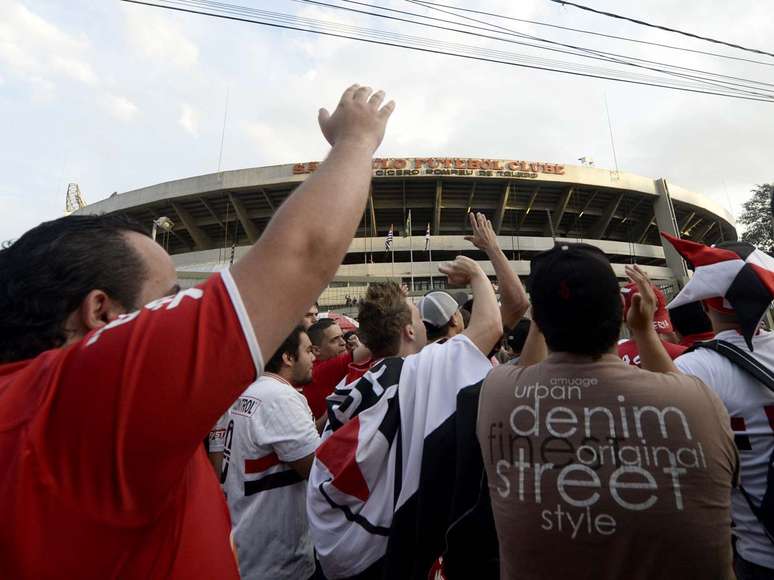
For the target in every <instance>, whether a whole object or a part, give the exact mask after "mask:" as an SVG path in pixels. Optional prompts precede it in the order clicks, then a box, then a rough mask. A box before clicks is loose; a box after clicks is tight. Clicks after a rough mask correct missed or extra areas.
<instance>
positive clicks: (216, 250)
mask: <svg viewBox="0 0 774 580" xmlns="http://www.w3.org/2000/svg"><path fill="white" fill-rule="evenodd" d="M317 166H318V163H317V162H309V163H296V164H291V165H277V166H271V167H256V168H249V169H240V170H235V171H224V172H219V173H212V174H208V175H201V176H197V177H190V178H186V179H180V180H176V181H170V182H167V183H161V184H158V185H152V186H149V187H144V188H142V189H137V190H134V191H129V192H126V193H121V194H117V193H114V194H113V195H111V196H110V197H109V198H108V199H105V200H103V201H100V202H97V203H93V204H91V205H88V206H87V207H85V208H84V209H81V210H79V212H81V213H124V214H128V215H130V216H132V217H133V218H135V219H137V220H139V221H140V222H143V223H145V224H147V225H148V228H149V229H150V228H151V227H152V226H153V224H154V222H155V223H156V224H157V225H156V228H155V229H156V230H157V239H158V240H159V242H160V243H162V244H163V245H164V246H165V247H166V248H167V249H168V251H169V252H170V254H171V255H172V257H173V259H174V261H175V264H176V266H177V268H178V271H179V273H180V277H181V282H182V283H183V285H184V286H188V285H193V284H196V283H198V282H199V281H201V280H202V279H204V278H206V277H207V276H208V275H209V274H211V273H212V272H214V271H216V270H217V269H219V268H222V267H224V266H225V265H227V264H228V263H229V261H231V260H232V259H233V258H234V257H235V258H239V256H240V255H241V254H242V253H243V252H245V251H246V249H247V247H248V246H249V245H250V244H252V243H253V242H255V241H256V240H257V239H258V238H259V237H260V235H261V232H262V231H263V229H264V228H265V227H266V225H267V223H268V222H269V220H270V219H271V216H272V215H273V214H274V212H275V210H276V209H277V208H278V207H279V206H280V205H281V204H282V202H283V201H284V200H285V198H286V197H287V196H288V195H289V194H290V192H291V191H293V189H294V188H295V187H297V186H298V185H299V184H300V183H302V182H303V181H304V179H306V178H307V177H308V176H309V175H310V174H311V173H312V172H314V170H315V169H316V168H317ZM469 211H481V212H483V213H485V214H486V215H487V216H488V217H489V218H490V219H491V220H492V223H493V224H494V228H495V230H496V232H497V234H498V236H499V241H500V245H501V247H502V248H503V250H504V251H505V253H506V255H507V256H508V258H509V259H510V260H511V265H512V267H513V268H514V270H515V271H516V272H517V273H518V274H519V275H520V276H522V277H525V276H526V275H528V273H529V260H530V258H531V257H532V256H534V255H535V254H536V253H537V252H540V251H542V250H545V249H548V248H550V247H551V246H552V245H553V243H554V240H568V241H573V242H574V241H583V242H586V243H590V244H594V245H596V246H598V247H599V248H601V249H602V250H603V251H604V252H605V253H606V254H607V255H608V256H609V257H610V259H611V261H612V262H613V267H614V269H615V271H616V273H617V274H618V275H619V276H620V277H621V279H623V278H624V265H625V264H628V263H632V262H636V263H638V264H640V265H641V266H642V267H644V269H645V270H646V271H647V272H648V274H649V275H650V276H651V278H652V279H653V280H655V281H656V282H657V283H658V284H659V285H661V286H662V287H664V288H665V289H667V291H669V290H670V289H671V290H673V289H675V288H676V287H677V286H678V285H679V284H680V283H681V281H683V280H684V279H685V278H686V276H687V270H686V266H685V264H684V262H683V261H682V259H681V258H680V257H679V256H678V255H677V254H676V253H675V252H674V250H672V249H671V247H670V246H668V245H666V246H665V245H664V244H663V243H662V240H661V238H660V236H659V232H660V231H665V232H669V233H671V234H674V235H679V236H681V237H683V238H688V239H691V240H695V241H698V242H702V243H706V244H714V243H717V242H720V241H725V240H736V239H737V233H736V229H735V227H734V219H733V217H732V216H731V215H730V214H729V213H728V212H727V211H726V210H725V209H723V208H721V207H720V206H719V205H718V204H716V203H714V202H713V201H711V200H710V199H707V198H706V197H704V196H702V195H701V194H699V193H695V192H692V191H688V190H686V189H683V188H681V187H678V186H676V185H674V184H672V183H669V182H668V181H667V180H666V179H663V178H662V179H651V178H648V177H641V176H639V175H633V174H630V173H623V172H617V171H610V170H606V169H601V168H595V167H587V166H569V165H560V164H556V163H544V162H532V161H521V160H512V159H506V160H503V159H468V158H446V157H444V158H413V157H412V158H389V159H375V160H374V162H373V179H372V182H371V191H370V195H369V200H368V204H367V206H366V211H365V212H364V215H363V218H362V220H361V222H360V226H359V227H358V230H357V234H356V237H355V239H354V240H353V242H352V244H351V246H350V248H349V251H348V253H347V255H346V257H345V259H344V262H343V264H342V265H341V267H340V268H339V271H338V274H337V276H336V279H335V280H334V281H333V282H332V283H331V285H330V287H329V288H328V290H326V292H325V294H324V295H323V297H322V299H321V305H323V306H343V305H344V304H345V302H347V298H350V299H355V298H359V297H361V296H362V294H363V293H364V291H365V288H366V287H367V284H368V282H369V281H376V280H384V279H394V280H398V279H400V280H402V281H403V282H405V283H406V284H409V285H410V286H411V285H412V283H413V288H414V290H415V292H417V293H422V292H424V291H426V290H427V289H429V288H430V287H444V286H445V283H446V280H445V278H442V277H441V276H440V274H439V273H438V270H437V266H438V264H439V263H440V262H443V261H446V260H450V259H453V258H454V256H456V255H458V254H460V253H462V254H465V255H467V256H470V257H471V258H474V259H476V260H479V261H481V262H482V265H483V267H484V269H485V271H487V272H488V273H489V274H490V275H491V274H493V270H492V268H491V265H490V264H489V262H487V261H486V257H485V255H484V254H483V253H482V252H479V251H477V250H476V249H475V248H474V247H473V246H472V244H471V243H470V242H467V241H466V240H465V239H464V236H465V235H466V234H469V233H470V227H469V225H468V222H467V214H468V212H469ZM164 218H167V219H164ZM317 219H318V220H320V221H323V220H325V219H327V216H326V215H325V214H321V215H319V216H318V218H317ZM170 223H171V224H173V225H172V227H171V229H169V225H170ZM159 226H160V227H159ZM307 227H310V228H313V227H315V224H314V223H310V224H308V225H307ZM167 230H168V231H167ZM390 231H392V236H390V234H389V232H390ZM388 238H389V239H391V242H389V243H388ZM386 246H389V249H386ZM670 293H671V292H670Z"/></svg>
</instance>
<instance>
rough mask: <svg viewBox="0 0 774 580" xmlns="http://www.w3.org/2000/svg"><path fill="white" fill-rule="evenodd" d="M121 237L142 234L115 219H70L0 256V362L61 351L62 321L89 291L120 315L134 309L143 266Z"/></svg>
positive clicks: (34, 232) (46, 226)
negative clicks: (109, 302)
mask: <svg viewBox="0 0 774 580" xmlns="http://www.w3.org/2000/svg"><path fill="white" fill-rule="evenodd" d="M128 232H136V233H139V234H144V235H148V232H147V231H146V230H145V229H144V228H143V227H142V226H141V225H140V224H139V223H138V222H136V221H134V220H133V219H130V218H128V217H126V216H123V215H77V216H76V215H71V216H67V217H63V218H59V219H57V220H53V221H49V222H44V223H42V224H40V225H39V226H37V227H35V228H33V229H31V230H29V231H28V232H27V233H25V234H24V235H23V236H22V237H21V238H19V239H18V240H17V241H16V242H14V243H13V244H12V245H11V246H9V247H8V248H6V249H4V250H2V251H0V272H2V276H0V362H13V361H18V360H23V359H27V358H32V357H35V356H37V355H38V354H40V353H41V352H43V351H46V350H49V349H52V348H57V347H60V346H62V345H63V344H64V343H65V342H66V341H67V335H66V333H65V330H64V328H63V324H64V322H65V320H66V319H67V317H68V316H69V315H70V314H71V313H72V312H74V311H75V310H76V309H77V308H78V306H80V304H81V302H83V299H84V298H85V297H86V295H87V294H88V293H89V292H91V291H92V290H102V291H104V292H105V293H107V294H108V295H109V296H110V297H111V298H112V299H113V300H116V301H117V302H118V303H119V304H121V306H123V307H124V308H126V309H127V310H134V309H135V308H137V307H138V306H139V305H138V304H136V301H137V299H138V297H139V294H140V290H141V288H142V285H143V281H144V279H145V264H144V263H143V260H142V258H141V257H140V255H139V254H138V253H137V252H136V251H134V250H133V249H132V247H131V245H130V244H129V243H128V241H127V239H126V236H125V234H126V233H128Z"/></svg>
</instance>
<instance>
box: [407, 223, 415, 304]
mask: <svg viewBox="0 0 774 580" xmlns="http://www.w3.org/2000/svg"><path fill="white" fill-rule="evenodd" d="M408 226H409V227H408V235H409V260H410V261H411V291H412V292H413V291H414V244H413V238H414V232H412V231H411V230H412V226H411V210H409V213H408Z"/></svg>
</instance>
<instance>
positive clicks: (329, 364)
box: [302, 318, 362, 419]
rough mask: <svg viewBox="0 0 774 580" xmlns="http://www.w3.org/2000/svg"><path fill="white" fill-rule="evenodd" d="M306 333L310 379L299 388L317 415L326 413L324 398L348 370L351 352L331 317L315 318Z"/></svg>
mask: <svg viewBox="0 0 774 580" xmlns="http://www.w3.org/2000/svg"><path fill="white" fill-rule="evenodd" d="M308 333H309V340H311V341H312V350H313V351H314V354H315V361H314V366H313V367H312V382H311V383H309V384H307V385H304V388H303V391H302V392H303V394H304V396H305V397H306V400H307V402H308V403H309V408H310V409H311V410H312V414H313V415H314V418H315V419H319V418H320V417H322V416H323V415H325V411H326V403H325V398H326V397H327V396H328V395H330V394H331V393H332V392H333V389H335V388H336V385H338V384H339V382H340V381H341V379H343V378H344V375H346V374H347V369H348V368H349V364H350V363H351V362H352V356H353V355H352V354H351V353H349V352H348V351H347V348H346V342H345V341H344V336H343V333H342V331H341V328H340V327H339V325H338V324H336V321H334V320H332V319H330V318H323V319H322V320H319V321H317V322H316V323H315V324H313V325H312V326H310V327H309V330H308ZM360 356H362V355H360Z"/></svg>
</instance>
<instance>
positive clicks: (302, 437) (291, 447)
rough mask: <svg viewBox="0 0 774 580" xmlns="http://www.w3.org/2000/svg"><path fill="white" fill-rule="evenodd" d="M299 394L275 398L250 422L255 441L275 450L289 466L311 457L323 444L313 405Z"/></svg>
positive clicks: (261, 406)
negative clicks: (314, 416) (311, 407)
mask: <svg viewBox="0 0 774 580" xmlns="http://www.w3.org/2000/svg"><path fill="white" fill-rule="evenodd" d="M295 395H296V394H295V393H293V392H290V391H288V392H287V393H282V394H280V395H277V396H276V397H272V400H271V401H269V402H266V403H264V404H262V405H260V406H259V407H258V410H257V412H256V413H255V415H253V416H252V417H251V419H250V425H251V429H252V431H253V433H252V436H253V438H254V440H255V441H260V443H261V445H270V446H271V447H273V448H274V452H275V453H276V454H277V457H279V458H280V460H281V461H284V462H286V463H287V462H290V461H298V460H299V459H303V458H304V457H306V456H308V455H311V454H312V453H314V452H315V450H316V449H317V445H318V444H319V443H320V436H319V434H318V433H317V428H316V427H315V424H314V418H313V417H312V412H311V411H310V410H309V405H308V404H307V402H306V400H305V399H302V398H301V397H300V396H295Z"/></svg>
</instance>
